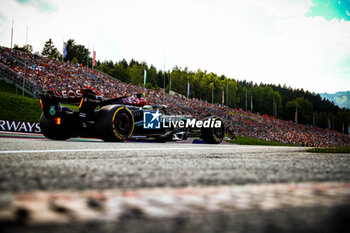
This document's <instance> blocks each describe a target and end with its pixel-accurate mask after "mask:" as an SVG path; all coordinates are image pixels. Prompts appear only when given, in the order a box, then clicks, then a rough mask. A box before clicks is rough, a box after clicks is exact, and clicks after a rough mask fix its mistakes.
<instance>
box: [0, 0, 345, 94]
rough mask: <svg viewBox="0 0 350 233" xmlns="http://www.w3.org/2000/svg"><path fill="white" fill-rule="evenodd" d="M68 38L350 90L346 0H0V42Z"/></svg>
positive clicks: (119, 53) (138, 55) (229, 73)
mask: <svg viewBox="0 0 350 233" xmlns="http://www.w3.org/2000/svg"><path fill="white" fill-rule="evenodd" d="M12 19H14V26H13V28H14V33H13V43H14V44H18V45H20V46H23V45H24V44H25V43H26V31H27V30H26V28H27V27H28V36H27V38H28V44H31V45H32V46H33V49H34V51H38V52H41V51H42V49H43V46H44V44H45V41H47V40H48V39H49V38H52V40H53V42H54V44H55V46H56V47H57V48H58V49H59V50H62V44H63V41H67V40H68V39H74V40H75V41H76V42H77V43H78V44H83V45H85V46H86V47H88V48H89V49H90V50H92V49H94V50H95V51H96V54H97V59H98V60H100V61H103V60H112V61H114V62H115V61H119V60H122V59H123V58H125V59H126V60H127V61H129V60H130V59H132V58H134V59H135V60H138V61H146V62H147V64H148V65H151V64H153V65H154V66H155V67H156V68H157V69H161V70H163V69H164V67H165V69H166V70H171V69H173V68H174V67H175V66H178V67H181V68H185V67H188V69H189V70H192V71H197V70H198V69H200V70H202V71H205V70H206V71H208V72H214V73H216V74H218V75H225V76H226V77H228V78H234V79H236V80H247V81H253V82H255V83H261V82H262V83H273V84H281V85H287V86H290V87H292V88H303V89H304V90H308V91H311V92H316V93H324V92H327V93H334V92H337V91H350V0H245V1H242V0H240V1H236V0H176V1H175V0H172V1H171V0H148V1H147V0H128V1H124V0H114V1H113V0H99V1H95V0H74V1H73V0H1V8H0V45H1V46H6V47H10V46H11V25H12Z"/></svg>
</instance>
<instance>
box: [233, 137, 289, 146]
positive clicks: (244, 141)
mask: <svg viewBox="0 0 350 233" xmlns="http://www.w3.org/2000/svg"><path fill="white" fill-rule="evenodd" d="M227 142H229V143H234V144H237V145H262V146H295V145H291V144H285V143H280V142H271V141H266V140H261V139H256V138H248V137H242V136H237V138H236V140H227Z"/></svg>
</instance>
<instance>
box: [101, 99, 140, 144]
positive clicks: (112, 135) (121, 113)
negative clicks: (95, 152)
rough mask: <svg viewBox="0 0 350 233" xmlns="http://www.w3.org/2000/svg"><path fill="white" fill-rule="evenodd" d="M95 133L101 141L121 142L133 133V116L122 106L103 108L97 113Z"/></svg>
mask: <svg viewBox="0 0 350 233" xmlns="http://www.w3.org/2000/svg"><path fill="white" fill-rule="evenodd" d="M96 131H97V133H98V136H99V137H100V138H101V139H102V140H103V141H106V142H123V141H125V140H126V139H128V138H129V137H130V136H131V135H132V133H133V131H134V117H133V114H132V112H131V111H130V110H129V109H128V108H127V107H124V106H118V105H108V106H105V107H103V108H101V109H100V110H99V112H98V113H97V119H96Z"/></svg>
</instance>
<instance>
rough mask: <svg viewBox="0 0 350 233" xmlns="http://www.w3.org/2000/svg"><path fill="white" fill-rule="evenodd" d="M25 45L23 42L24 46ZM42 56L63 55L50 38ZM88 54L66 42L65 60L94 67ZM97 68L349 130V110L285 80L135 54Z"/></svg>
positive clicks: (136, 82)
mask: <svg viewBox="0 0 350 233" xmlns="http://www.w3.org/2000/svg"><path fill="white" fill-rule="evenodd" d="M29 46H30V45H27V46H26V48H28V47H29ZM17 47H18V46H17ZM24 49H25V48H24V47H23V48H22V51H23V50H24ZM27 52H28V51H27ZM29 52H31V51H29ZM42 55H43V56H47V57H49V58H55V59H59V60H61V59H62V54H61V53H60V52H59V51H58V50H57V49H56V48H55V47H54V45H53V42H52V40H51V39H49V40H48V41H47V42H46V43H45V45H44V48H43V51H42ZM89 56H90V51H89V50H88V49H87V48H86V47H85V46H84V45H79V44H77V43H76V42H75V41H74V40H73V39H70V40H68V41H67V56H66V58H65V59H64V61H70V62H72V61H73V62H77V63H80V64H82V65H83V66H86V65H88V66H89V67H91V66H92V58H90V57H89ZM94 68H95V69H98V70H100V71H102V72H104V73H106V74H108V75H110V76H112V77H114V78H116V79H118V80H121V81H122V82H126V83H131V84H134V85H139V86H142V85H143V82H144V71H145V70H146V71H147V82H146V87H147V88H154V89H159V88H165V89H166V91H170V90H171V91H174V92H177V93H179V94H181V95H184V96H188V97H189V98H197V99H200V100H204V101H208V102H210V103H212V102H213V103H215V104H224V105H225V106H228V107H231V108H241V109H243V110H246V111H251V112H254V113H260V114H267V115H270V116H273V117H275V118H279V119H283V120H292V121H297V122H298V123H302V124H309V125H316V126H318V127H322V128H332V129H335V130H337V131H339V132H342V131H345V132H347V129H348V125H349V124H350V110H349V109H346V108H339V107H338V106H336V105H335V104H334V103H333V102H330V101H329V100H326V99H323V98H322V97H321V96H320V95H319V94H316V93H311V92H309V91H305V90H303V89H292V88H291V87H287V86H285V85H284V86H281V85H275V84H263V83H260V84H256V83H253V82H248V81H237V80H235V79H232V78H228V77H226V76H224V75H221V76H219V75H217V74H215V73H212V72H207V71H202V70H197V71H196V72H194V71H190V70H188V68H179V67H177V66H176V67H174V68H173V69H172V70H171V71H163V70H157V69H156V68H155V67H154V66H153V65H150V66H148V65H147V63H146V62H144V61H143V62H138V61H135V60H134V59H131V61H129V62H127V61H126V60H125V59H122V60H121V61H118V62H113V61H103V62H100V61H99V60H98V61H96V66H95V67H94ZM188 88H189V90H188Z"/></svg>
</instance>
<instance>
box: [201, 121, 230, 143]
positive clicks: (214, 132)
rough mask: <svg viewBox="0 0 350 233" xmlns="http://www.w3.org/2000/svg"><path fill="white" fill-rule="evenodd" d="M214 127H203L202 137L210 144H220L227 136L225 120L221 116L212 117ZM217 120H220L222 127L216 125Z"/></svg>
mask: <svg viewBox="0 0 350 233" xmlns="http://www.w3.org/2000/svg"><path fill="white" fill-rule="evenodd" d="M211 120H212V121H214V124H213V127H209V128H204V127H202V128H201V138H202V139H203V140H204V141H205V142H206V143H208V144H219V143H221V142H222V140H223V139H224V137H225V125H224V121H223V120H222V119H221V118H220V117H212V119H211ZM217 121H220V122H221V123H220V127H215V124H216V123H217Z"/></svg>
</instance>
